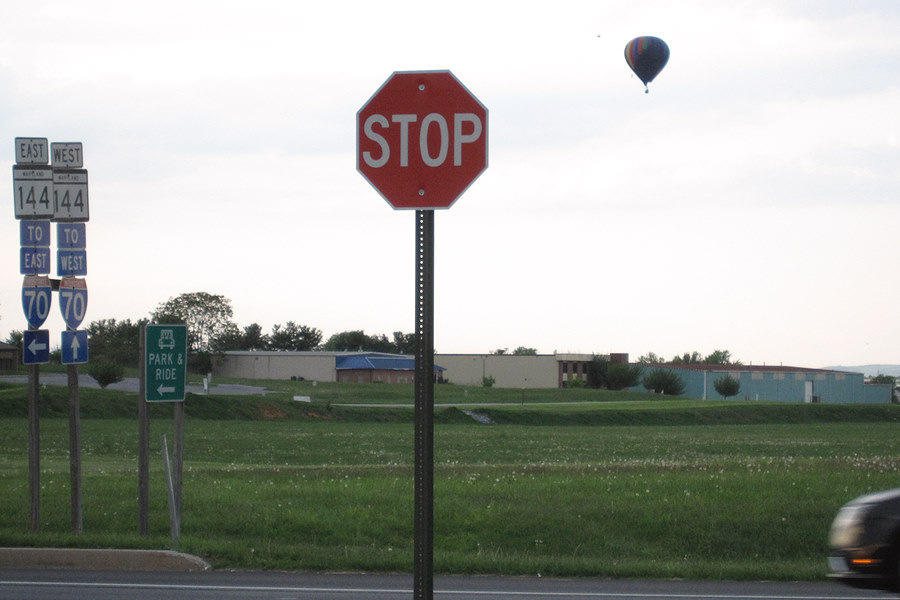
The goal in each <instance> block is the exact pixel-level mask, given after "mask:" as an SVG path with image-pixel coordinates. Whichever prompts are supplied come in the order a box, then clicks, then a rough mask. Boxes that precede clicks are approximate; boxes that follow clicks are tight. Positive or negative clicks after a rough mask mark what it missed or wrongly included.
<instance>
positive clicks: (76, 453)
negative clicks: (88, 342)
mask: <svg viewBox="0 0 900 600" xmlns="http://www.w3.org/2000/svg"><path fill="white" fill-rule="evenodd" d="M66 374H67V378H68V383H69V482H70V484H71V488H72V493H71V496H72V532H73V533H75V534H80V533H81V532H82V531H83V529H84V527H83V521H82V515H83V505H82V500H81V409H80V400H79V396H78V367H77V366H76V365H68V366H67V367H66Z"/></svg>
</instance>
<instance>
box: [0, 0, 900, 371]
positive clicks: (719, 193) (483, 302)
mask: <svg viewBox="0 0 900 600" xmlns="http://www.w3.org/2000/svg"><path fill="white" fill-rule="evenodd" d="M898 32H900V3H898V2H896V0H883V1H866V0H858V1H855V2H847V1H846V0H834V1H826V0H822V1H818V2H815V1H791V0H752V1H747V2H742V1H735V2H719V1H713V0H708V1H699V0H679V1H678V2H671V1H665V2H663V1H660V2H654V1H650V0H643V1H642V2H634V1H633V0H621V1H619V0H615V1H612V0H609V1H608V0H590V1H583V2H582V1H567V0H561V1H558V2H552V3H531V2H520V1H519V2H511V1H510V2H500V1H497V2H493V1H489V2H485V1H483V0H479V1H477V2H476V1H467V0H462V1H454V2H446V3H438V2H422V1H421V0H415V1H410V2H391V1H390V0H386V1H384V2H371V1H365V2H342V1H340V0H335V1H332V2H316V3H311V2H288V1H286V0H284V1H277V2H273V1H268V0H257V1H256V2H231V1H227V0H225V1H223V0H218V1H216V2H194V1H191V0H178V1H169V0H158V1H156V2H152V3H146V2H142V3H138V2H127V1H121V0H109V1H79V2H69V1H60V2H56V1H42V0H35V1H33V2H30V3H28V5H27V7H26V6H25V5H22V6H17V7H15V9H14V10H7V11H4V15H3V18H2V20H0V166H2V168H3V169H4V170H5V172H6V173H7V177H8V184H7V185H8V188H7V189H8V190H9V191H8V192H7V196H6V197H7V202H6V206H7V209H6V217H5V218H2V219H0V240H2V243H3V246H4V247H5V249H6V250H5V252H6V255H7V260H6V261H5V263H4V264H5V266H3V267H2V270H0V274H2V277H0V339H6V337H7V335H8V333H9V331H11V330H21V329H25V328H27V324H26V322H25V318H24V315H23V314H22V308H21V288H22V275H20V274H19V272H18V246H19V233H18V223H17V222H16V220H15V218H14V212H13V209H12V175H11V165H12V164H14V153H13V150H14V143H13V142H14V138H15V137H28V136H34V137H46V138H48V139H49V140H50V141H51V142H73V141H80V142H83V144H84V156H85V167H86V168H87V169H88V171H89V176H90V215H91V220H90V222H89V223H88V225H87V241H88V246H87V247H88V250H87V257H88V275H87V277H86V280H87V284H88V289H89V306H88V312H87V318H86V320H85V326H86V325H87V323H89V322H90V321H93V320H98V319H104V318H116V319H126V318H129V319H132V320H136V319H139V318H143V317H147V316H149V314H150V313H151V312H152V311H153V310H154V309H155V308H156V307H157V306H158V305H159V303H161V302H164V301H166V300H167V299H168V298H170V297H173V296H177V295H178V294H181V293H184V292H195V291H205V292H209V293H214V294H222V295H224V296H226V297H227V298H229V299H230V300H231V302H232V306H233V308H234V320H235V322H236V323H237V324H238V325H239V326H240V327H244V326H246V325H249V324H251V323H254V322H256V323H259V324H260V325H262V326H263V328H264V329H265V330H266V331H269V330H270V329H271V327H272V325H273V324H276V323H282V324H283V323H286V322H287V321H291V320H292V321H295V322H297V323H299V324H304V325H308V326H312V327H317V328H319V329H321V330H322V332H323V334H324V336H325V338H326V339H327V338H328V337H329V336H330V335H332V334H334V333H338V332H341V331H346V330H353V329H363V330H365V331H366V333H368V334H381V333H384V334H387V335H388V336H389V337H390V335H391V332H393V331H398V330H399V331H405V332H411V331H413V330H414V302H413V301H414V296H415V286H414V284H415V281H414V275H415V264H414V257H415V213H414V212H412V211H395V210H393V209H391V208H390V206H389V205H388V204H387V203H386V202H385V201H384V200H383V199H382V198H381V197H380V196H379V194H378V193H377V192H376V191H375V190H374V189H373V188H372V187H371V186H370V185H369V183H368V182H367V181H366V180H365V179H363V177H362V176H361V175H360V174H359V173H358V172H357V171H356V159H355V149H356V142H355V135H356V128H355V116H356V112H357V111H358V110H359V109H360V107H361V106H362V105H363V104H364V103H365V102H366V101H367V100H368V99H369V97H370V96H371V95H372V94H373V93H374V92H375V91H376V90H377V89H378V88H379V86H381V84H382V83H383V82H384V81H385V80H386V79H387V78H388V77H389V76H390V75H391V73H392V72H394V71H409V70H435V69H449V70H450V71H452V72H453V74H454V75H456V77H457V78H458V79H460V80H461V81H462V82H463V83H464V84H465V85H466V87H467V88H468V89H469V90H470V91H471V92H472V93H473V94H475V95H476V96H477V97H478V98H479V100H480V101H481V102H482V103H483V104H484V105H485V106H486V107H487V108H488V110H489V127H490V130H489V140H490V141H489V151H490V157H489V168H488V169H487V171H486V172H485V173H484V174H483V175H482V176H481V177H480V178H479V179H478V180H477V181H476V182H475V183H474V184H473V185H472V187H470V188H469V190H468V191H467V192H466V194H465V195H464V196H463V197H462V198H460V199H459V200H458V201H457V202H456V204H455V205H454V206H453V207H452V208H451V209H449V210H445V211H439V212H438V213H437V214H436V218H435V223H436V227H435V228H436V236H435V247H436V272H435V282H436V285H435V344H436V347H437V350H438V352H441V353H449V352H462V353H485V352H490V351H492V350H495V349H497V348H510V349H513V348H515V347H517V346H528V347H534V348H536V349H537V350H538V351H539V352H541V353H551V352H554V351H557V352H584V353H592V352H596V353H607V352H628V353H630V354H631V356H632V358H637V357H638V356H640V355H642V354H646V353H647V352H651V351H652V352H655V353H657V354H658V355H661V356H663V357H664V358H671V357H672V356H673V355H675V354H681V353H684V352H692V351H695V350H696V351H699V352H700V353H702V354H704V355H705V354H708V353H710V352H712V351H713V350H716V349H728V350H730V351H731V353H732V356H733V357H734V358H737V359H740V360H742V361H743V362H744V363H745V364H746V363H753V364H763V363H766V364H785V365H794V366H809V367H819V366H827V365H855V364H865V363H900V310H898V303H900V293H898V292H900V267H898V259H900V35H898ZM639 35H654V36H658V37H661V38H663V39H664V40H666V42H667V43H668V45H669V47H670V49H671V58H670V60H669V64H668V66H667V67H666V68H665V70H664V71H663V72H662V73H661V74H660V75H659V76H658V77H657V78H656V80H655V81H654V82H652V83H651V84H650V93H649V94H644V88H643V85H642V84H641V82H640V81H639V80H638V79H637V78H636V77H635V76H634V75H633V74H632V73H631V71H630V70H629V69H628V66H627V65H626V63H625V59H624V57H623V50H624V47H625V44H626V43H627V42H628V41H629V40H630V39H632V38H634V37H636V36H639ZM54 235H55V231H54ZM54 244H55V241H54ZM53 276H54V277H55V276H56V273H55V272H54V273H53ZM54 303H55V304H54V308H53V311H52V313H51V314H52V316H51V318H50V319H49V320H48V322H47V324H46V325H45V327H46V328H48V329H50V330H51V340H55V343H56V344H58V343H59V342H58V340H59V332H60V331H61V329H63V328H64V325H63V323H62V320H61V318H60V317H59V316H58V314H59V312H58V304H57V303H56V299H54Z"/></svg>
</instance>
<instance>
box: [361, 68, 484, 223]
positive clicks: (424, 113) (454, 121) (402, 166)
mask: <svg viewBox="0 0 900 600" xmlns="http://www.w3.org/2000/svg"><path fill="white" fill-rule="evenodd" d="M487 132H488V123H487V109H486V108H485V107H484V105H482V104H481V102H479V101H478V99H477V98H476V97H475V96H473V95H472V94H471V93H470V92H469V90H467V89H466V88H465V86H463V84H462V83H460V82H459V80H458V79H457V78H456V77H454V75H453V73H451V72H450V71H407V72H397V73H394V74H393V75H391V76H390V77H388V79H387V81H385V82H384V84H382V86H381V87H380V88H379V89H378V91H377V92H375V94H374V95H373V96H372V97H371V98H370V99H369V101H368V102H366V103H365V105H363V107H362V108H361V109H359V112H358V113H356V169H357V170H358V171H359V172H360V173H361V174H362V176H363V177H365V178H366V179H367V180H368V182H369V183H371V184H372V186H373V187H374V188H375V189H376V190H378V192H379V193H380V194H381V195H382V196H383V197H384V199H385V200H387V201H388V203H389V204H390V205H391V206H393V207H394V208H396V209H416V210H429V209H435V208H450V205H451V204H453V203H454V202H455V201H456V199H457V198H459V197H460V196H461V195H462V193H463V192H464V191H466V188H468V187H469V185H470V184H471V183H472V182H473V181H475V179H477V178H478V176H479V175H481V173H482V172H483V171H484V170H485V169H486V168H487Z"/></svg>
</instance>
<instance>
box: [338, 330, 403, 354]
mask: <svg viewBox="0 0 900 600" xmlns="http://www.w3.org/2000/svg"><path fill="white" fill-rule="evenodd" d="M322 350H328V351H330V352H341V351H343V352H392V351H393V347H392V346H391V342H390V341H389V340H388V339H387V336H386V335H384V334H382V335H380V336H378V335H374V336H369V335H366V332H365V331H363V330H361V329H359V330H356V331H343V332H341V333H335V334H334V335H332V336H331V337H330V338H328V341H327V342H325V343H324V344H323V345H322Z"/></svg>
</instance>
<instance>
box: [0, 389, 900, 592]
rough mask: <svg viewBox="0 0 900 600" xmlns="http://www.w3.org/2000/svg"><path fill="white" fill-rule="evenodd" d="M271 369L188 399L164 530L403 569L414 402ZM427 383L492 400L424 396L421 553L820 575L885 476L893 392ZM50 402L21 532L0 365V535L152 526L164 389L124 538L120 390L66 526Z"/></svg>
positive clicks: (100, 408)
mask: <svg viewBox="0 0 900 600" xmlns="http://www.w3.org/2000/svg"><path fill="white" fill-rule="evenodd" d="M268 385H269V387H270V388H277V390H278V391H277V392H276V393H274V394H271V395H267V396H266V397H229V398H226V397H219V398H214V397H203V396H190V397H189V398H188V403H187V405H186V410H187V414H188V422H187V426H186V437H187V440H186V449H185V455H186V456H185V467H186V472H185V490H184V511H185V514H184V518H183V533H182V538H181V543H180V545H179V548H178V549H179V550H182V551H185V552H191V553H195V554H198V555H201V556H203V557H205V558H207V559H208V560H210V561H211V562H212V564H213V565H214V566H215V567H218V568H225V567H230V568H277V569H298V570H299V569H302V570H384V571H409V570H410V569H411V565H412V522H413V518H412V498H413V494H412V492H413V489H412V488H413V482H412V462H413V450H412V448H413V436H412V433H413V432H412V426H411V422H412V410H411V409H410V408H381V407H371V406H370V407H353V408H351V407H343V406H339V404H344V403H362V404H373V403H390V404H395V403H399V404H407V405H411V403H412V388H411V387H409V386H386V385H368V386H366V385H337V384H330V385H329V384H320V385H318V386H317V387H315V388H313V387H312V386H311V384H309V383H306V382H280V383H271V382H270V383H268ZM293 395H305V396H311V397H312V400H313V401H312V402H311V403H299V402H292V401H291V400H290V397H291V396H293ZM435 399H436V403H437V404H438V405H441V404H448V403H457V402H473V403H496V404H500V405H501V406H481V407H477V408H474V407H468V408H467V407H441V406H439V407H438V408H436V422H437V427H436V432H435V461H436V469H435V472H436V476H435V477H436V481H435V498H436V501H435V502H436V504H435V568H436V570H437V571H438V572H448V573H450V572H452V573H463V572H474V573H510V574H536V573H541V574H544V575H568V576H580V575H584V576H587V575H590V576H619V577H632V576H634V577H636V576H641V577H686V578H729V579H762V578H764V579H819V578H821V577H823V575H824V572H825V564H824V556H825V539H826V536H827V530H828V526H829V524H830V522H831V519H832V518H833V516H834V512H835V511H836V509H837V508H838V507H839V506H840V505H841V504H843V503H844V502H845V501H847V500H849V499H850V498H852V497H855V496H857V495H859V494H862V493H865V492H867V491H870V490H876V489H884V488H888V487H893V486H896V485H897V481H898V477H897V473H898V467H900V437H898V435H897V433H898V427H900V423H898V421H900V407H895V406H877V407H875V406H852V407H851V406H823V405H772V404H758V403H744V402H734V401H732V402H718V401H716V402H700V401H693V400H662V399H658V398H653V397H652V396H646V395H633V394H621V393H618V394H617V393H609V392H597V391H591V390H547V391H538V390H526V391H525V392H524V394H523V392H522V391H521V390H497V389H485V388H468V389H464V388H461V387H457V386H452V385H446V386H437V387H436V389H435ZM523 401H524V404H523ZM537 402H543V403H546V404H539V405H538V404H533V403H537ZM568 402H576V403H577V404H568ZM65 403H66V400H65V389H64V388H59V389H53V388H46V389H45V390H44V392H43V396H42V412H43V414H44V416H45V418H43V419H42V421H41V427H42V429H41V431H42V440H41V443H42V463H41V468H42V475H41V478H42V479H41V482H42V527H41V531H40V532H39V533H37V534H30V533H28V531H27V524H28V505H27V503H28V500H27V498H28V491H27V468H28V467H27V457H26V456H25V452H24V450H25V448H26V447H27V441H26V423H25V420H24V416H25V408H24V406H25V389H24V386H21V385H2V384H0V417H2V418H0V545H6V546H12V545H62V546H88V547H97V546H103V547H153V548H167V547H169V546H170V544H171V542H170V540H169V537H168V532H169V529H168V522H167V518H168V511H167V507H166V504H165V502H166V500H165V488H164V483H163V475H162V470H161V460H160V459H159V458H157V457H159V450H160V442H159V439H160V434H161V433H163V432H166V431H168V432H169V433H170V434H171V419H170V415H171V408H170V407H169V406H165V405H156V406H153V410H152V414H153V418H152V425H153V435H152V436H151V441H152V444H153V447H152V448H151V452H152V455H151V456H152V457H153V464H152V473H151V515H150V522H151V529H152V534H151V536H150V537H148V538H141V537H139V536H137V535H136V531H137V507H136V504H137V502H136V488H137V475H136V471H137V423H136V420H135V415H136V413H137V409H136V396H135V395H134V394H131V395H128V394H122V393H117V392H105V391H101V390H87V389H84V390H82V414H83V416H84V418H83V420H82V427H83V434H82V438H83V469H84V484H83V493H84V533H83V534H82V535H81V536H75V535H73V534H71V533H70V532H69V506H68V503H69V483H68V456H67V447H68V441H67V435H68V434H67V430H68V425H67V421H66V419H65V414H66V408H65ZM462 409H466V410H477V411H478V412H479V413H482V414H485V415H487V416H489V417H490V418H491V419H492V420H493V421H494V422H495V423H497V424H496V425H480V424H478V423H476V422H475V421H474V420H472V419H471V417H469V416H468V415H466V414H465V413H463V412H462Z"/></svg>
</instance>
